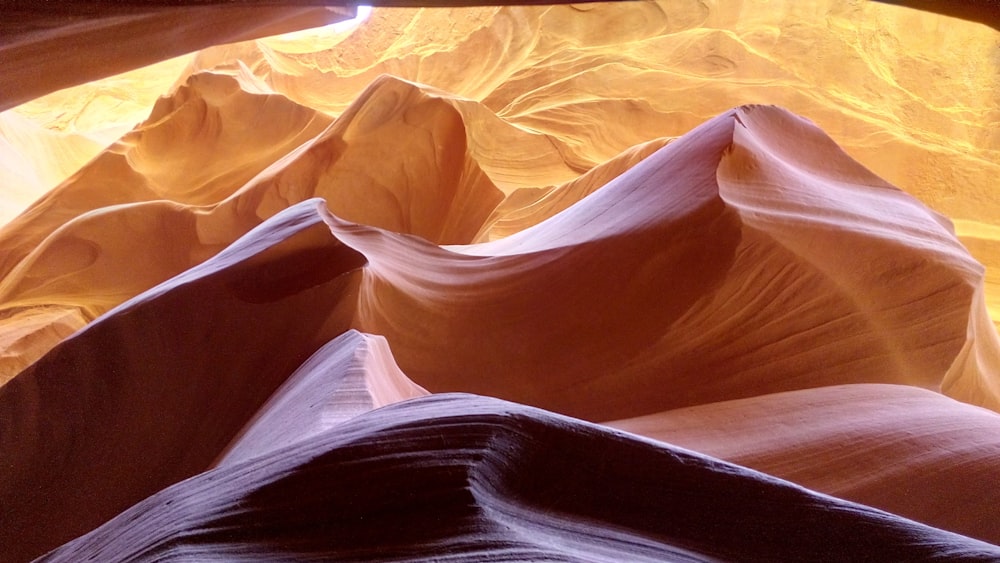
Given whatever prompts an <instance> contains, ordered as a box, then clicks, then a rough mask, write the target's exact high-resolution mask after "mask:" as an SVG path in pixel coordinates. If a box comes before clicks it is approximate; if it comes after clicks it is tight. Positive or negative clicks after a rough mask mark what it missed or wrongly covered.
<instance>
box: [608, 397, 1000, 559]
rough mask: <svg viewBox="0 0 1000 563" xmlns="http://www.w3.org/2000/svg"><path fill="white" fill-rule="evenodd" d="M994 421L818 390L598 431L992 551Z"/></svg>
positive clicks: (942, 407) (921, 404)
mask: <svg viewBox="0 0 1000 563" xmlns="http://www.w3.org/2000/svg"><path fill="white" fill-rule="evenodd" d="M998 423H1000V418H998V417H997V416H996V414H995V413H993V412H991V411H987V410H984V409H981V408H977V407H973V406H970V405H967V404H964V403H961V402H958V401H955V400H952V399H949V398H947V397H944V396H941V395H940V394H937V393H932V392H930V391H926V390H923V389H917V388H914V387H911V386H906V385H884V384H854V385H838V386H830V387H817V388H813V389H803V390H799V391H789V392H785V393H777V394H773V395H761V396H757V397H751V398H748V399H739V400H736V401H725V402H717V403H711V404H707V405H699V406H696V407H689V408H685V409H677V410H673V411H666V412H663V413H657V414H652V415H647V416H644V417H638V418H632V419H628V420H620V421H614V422H608V423H606V424H607V425H609V426H612V427H614V428H620V429H622V430H627V431H629V432H634V433H637V434H641V435H643V436H647V437H650V438H655V439H657V440H662V441H664V442H668V443H670V444H673V445H676V446H680V447H683V448H688V449H691V450H695V451H698V452H702V453H705V454H707V455H711V456H714V457H718V458H720V459H724V460H727V461H731V462H733V463H738V464H740V465H742V466H745V467H751V468H753V469H756V470H758V471H761V472H764V473H767V474H769V475H774V476H776V477H780V478H782V479H787V480H789V481H792V482H794V483H798V484H800V485H802V486H805V487H807V488H809V489H812V490H815V491H819V492H823V493H826V494H829V495H833V496H836V497H838V498H843V499H847V500H851V501H854V502H858V503H862V504H866V505H868V506H874V507H876V508H880V509H882V510H886V511H888V512H892V513H894V514H899V515H901V516H904V517H907V518H912V519H914V520H917V521H920V522H923V523H925V524H929V525H932V526H936V527H939V528H944V529H947V530H952V531H955V532H958V533H961V534H964V535H968V536H971V537H975V538H979V539H982V540H985V541H988V542H991V543H994V544H996V543H1000V532H998V530H997V527H996V522H995V521H993V520H992V519H991V518H984V517H983V515H985V514H989V513H990V512H991V511H992V510H993V509H992V508H991V507H993V506H996V502H997V492H996V490H995V488H994V487H993V486H992V483H995V482H996V480H997V478H998V475H997V473H998V471H1000V470H998V468H997V466H996V456H997V452H998V450H1000V440H998V439H997V436H1000V433H998V426H997V425H998Z"/></svg>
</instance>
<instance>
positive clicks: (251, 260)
mask: <svg viewBox="0 0 1000 563" xmlns="http://www.w3.org/2000/svg"><path fill="white" fill-rule="evenodd" d="M363 263H364V259H363V258H362V257H361V256H360V255H358V254H357V253H355V252H354V251H352V250H350V249H349V248H346V247H344V246H343V245H342V244H339V243H338V242H337V241H336V240H335V239H333V238H332V237H331V236H330V233H329V230H328V229H327V228H326V225H325V224H324V223H323V222H322V221H321V220H320V218H319V215H318V214H317V211H316V204H315V203H310V202H306V203H304V204H302V205H300V206H298V207H294V208H292V209H289V210H288V211H286V212H284V213H282V214H280V215H278V216H276V217H273V218H272V219H271V221H269V222H268V223H266V224H265V225H262V226H261V227H259V228H258V229H257V230H255V231H252V232H251V233H249V234H248V236H247V237H245V238H244V239H241V240H240V241H239V242H237V243H236V244H234V245H232V246H230V247H229V248H227V249H226V250H225V251H224V252H222V253H220V254H219V255H217V256H215V257H214V258H213V259H212V260H209V261H208V262H205V263H204V264H202V265H200V266H198V267H195V268H192V269H191V270H188V271H186V272H185V273H183V274H181V275H180V276H178V277H175V278H173V279H171V280H170V281H168V282H167V283H165V284H163V285H160V286H158V287H156V288H153V289H152V290H150V291H148V292H146V293H144V294H142V295H140V296H138V297H136V298H135V299H133V300H131V301H129V302H127V303H125V304H123V305H121V306H120V307H118V308H116V309H115V310H112V311H110V312H109V313H107V314H106V315H105V316H103V317H102V318H100V319H98V320H97V321H96V322H94V323H92V324H91V325H89V326H87V327H86V328H85V329H83V330H82V331H80V332H78V333H76V334H75V335H74V336H72V337H70V338H68V339H67V340H65V341H63V342H62V343H60V344H59V345H58V346H57V347H56V348H54V349H53V350H51V351H50V352H49V353H48V354H46V355H45V356H44V357H42V358H41V359H40V360H39V361H38V362H36V363H34V364H33V365H32V366H31V367H29V368H27V369H26V370H25V371H23V372H21V373H20V374H19V375H18V376H17V377H16V378H14V379H13V380H12V381H10V382H9V383H7V385H5V386H3V387H0V457H2V458H3V460H4V469H3V471H2V472H0V499H2V500H0V504H2V505H3V507H4V514H5V525H4V526H2V527H0V546H2V548H0V549H2V551H0V559H4V560H14V561H19V560H25V559H30V558H31V557H33V556H37V555H40V554H41V553H43V552H45V551H47V550H49V549H52V548H54V547H56V546H57V545H59V544H60V543H62V542H65V541H68V540H70V539H72V538H73V537H76V536H78V535H80V534H82V533H84V532H86V531H89V530H90V529H93V528H94V527H96V526H97V525H99V524H101V523H102V522H104V521H105V520H107V519H109V518H111V517H112V516H114V515H115V514H118V513H119V512H121V511H122V510H124V509H125V508H127V507H129V506H131V505H132V504H134V503H136V502H138V501H139V500H142V499H143V498H145V497H147V496H149V495H150V494H153V493H154V492H156V491H158V490H160V489H161V488H163V487H165V486H168V485H170V484H173V483H175V482H177V481H179V480H181V479H184V478H187V477H190V476H192V475H195V474H197V473H200V472H202V471H204V470H205V469H207V468H208V467H209V466H210V465H211V464H212V463H213V461H214V460H215V459H216V458H217V457H218V456H219V455H220V454H221V453H222V452H223V450H224V448H225V447H226V446H227V444H229V443H230V442H231V440H232V439H233V437H234V436H235V435H236V434H237V432H239V430H240V429H241V428H242V427H243V426H244V425H245V424H246V423H247V422H248V420H249V419H250V418H251V417H252V416H253V415H254V413H255V412H256V411H257V409H258V408H259V407H260V406H261V405H262V404H264V402H265V401H266V400H267V399H268V397H269V396H270V395H271V394H272V393H273V392H274V390H275V389H277V388H278V387H279V386H280V385H281V384H282V383H283V382H284V381H285V379H286V378H288V376H289V375H290V374H291V373H292V372H293V371H294V370H295V369H296V368H297V367H298V366H299V365H300V364H301V363H302V362H303V361H305V360H306V359H307V358H308V357H309V356H310V355H311V354H313V353H314V352H315V351H316V350H317V349H318V348H319V347H320V346H321V345H322V344H324V343H326V342H328V341H329V340H331V339H332V338H334V337H335V336H337V335H339V334H341V333H343V332H344V331H345V330H347V329H348V327H349V323H350V318H351V316H352V314H353V304H352V303H351V302H350V301H349V300H346V299H344V297H345V296H347V295H350V294H352V293H353V292H356V288H357V284H358V281H359V280H358V276H357V275H356V270H357V268H358V267H359V266H360V265H362V264H363Z"/></svg>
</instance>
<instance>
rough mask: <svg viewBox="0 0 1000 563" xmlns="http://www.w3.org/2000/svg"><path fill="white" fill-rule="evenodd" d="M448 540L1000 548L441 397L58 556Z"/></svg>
mask: <svg viewBox="0 0 1000 563" xmlns="http://www.w3.org/2000/svg"><path fill="white" fill-rule="evenodd" d="M373 479H374V480H375V482H374V483H373V482H372V481H373ZM779 499H780V500H779ZM250 530H252V532H250ZM832 538H837V541H831V539H832ZM775 540H777V541H775ZM442 553H447V554H448V557H449V559H453V560H455V561H482V560H484V559H489V560H517V561H537V560H541V559H545V560H550V559H551V560H567V561H580V560H586V561H609V562H610V561H622V560H629V561H664V560H670V561H719V560H740V561H776V560H781V561H793V560H796V561H799V560H804V561H808V560H834V559H836V560H859V559H862V560H863V559H875V560H882V559H899V558H901V559H905V560H907V561H936V560H949V561H982V560H987V559H990V558H996V557H1000V548H997V547H996V546H992V545H989V544H986V543H981V542H977V541H975V540H971V539H968V538H963V537H961V536H957V535H955V534H949V533H947V532H943V531H941V530H936V529H934V528H929V527H926V526H923V525H920V524H917V523H915V522H912V521H908V520H905V519H903V518H900V517H897V516H893V515H890V514H887V513H884V512H881V511H878V510H874V509H871V508H868V507H864V506H861V505H856V504H853V503H849V502H846V501H842V500H837V499H834V498H831V497H827V496H823V495H818V494H816V493H812V492H810V491H807V490H805V489H802V488H800V487H797V486H794V485H792V484H790V483H787V482H784V481H780V480H778V479H774V478H772V477H768V476H766V475H763V474H760V473H756V472H754V471H751V470H748V469H745V468H742V467H739V466H735V465H731V464H727V463H725V462H721V461H718V460H715V459H712V458H709V457H706V456H703V455H700V454H695V453H693V452H689V451H686V450H682V449H679V448H675V447H671V446H667V445H665V444H656V443H652V442H649V441H644V440H641V439H637V438H636V437H633V436H629V435H625V434H621V433H615V432H613V431H610V430H608V429H606V428H602V427H599V426H595V425H590V424H587V423H584V422H581V421H578V420H573V419H568V418H565V417H561V416H558V415H553V414H551V413H546V412H544V411H540V410H538V409H532V408H529V407H525V406H523V405H516V404H512V403H505V402H502V401H497V400H495V399H484V398H481V397H473V396H467V395H437V396H431V397H425V398H421V399H415V400H411V401H407V402H405V403H401V404H398V405H392V406H390V407H387V408H383V409H379V410H376V411H373V412H371V413H368V414H366V415H362V416H360V417H358V418H355V419H353V420H351V421H349V422H346V423H344V424H342V425H340V426H338V427H336V428H334V429H332V430H330V431H327V432H324V433H322V434H319V435H317V436H315V437H314V438H312V439H308V440H305V441H302V442H299V443H298V444H296V445H293V446H289V447H286V448H283V449H281V450H279V451H277V452H274V453H272V454H271V455H267V456H263V457H259V458H256V459H254V460H251V461H248V462H245V463H239V464H236V465H233V466H227V467H222V468H219V469H216V470H213V471H209V472H206V473H204V474H202V475H199V476H197V477H194V478H192V479H189V480H187V481H184V482H183V483H179V484H178V485H175V486H174V487H171V488H168V489H166V490H164V491H162V492H160V493H158V494H156V495H154V496H152V497H150V498H149V499H146V500H144V501H143V502H141V503H139V504H138V505H136V506H135V507H134V508H132V509H131V510H128V511H126V512H125V513H123V514H122V515H120V516H119V517H117V518H115V519H113V520H112V521H110V522H108V524H106V525H105V526H102V527H101V528H99V529H97V530H95V531H94V532H92V533H90V534H88V535H86V536H84V537H82V538H80V539H77V540H75V541H73V542H70V543H68V544H67V545H65V546H63V547H61V548H59V549H58V550H55V551H53V552H51V553H49V554H48V555H46V556H45V557H43V558H41V561H74V560H79V559H81V558H86V557H102V558H105V559H107V560H108V561H124V560H131V559H133V558H143V559H146V558H175V557H181V558H198V559H200V560H204V561H222V560H229V559H231V558H244V557H249V558H252V559H253V560H264V559H272V560H273V559H282V560H292V561H298V560H302V561H304V560H311V559H315V558H332V559H339V558H344V557H345V556H346V557H347V558H350V559H360V560H372V559H378V560H382V561H423V560H426V559H429V558H435V557H438V556H440V555H441V554H442Z"/></svg>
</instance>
